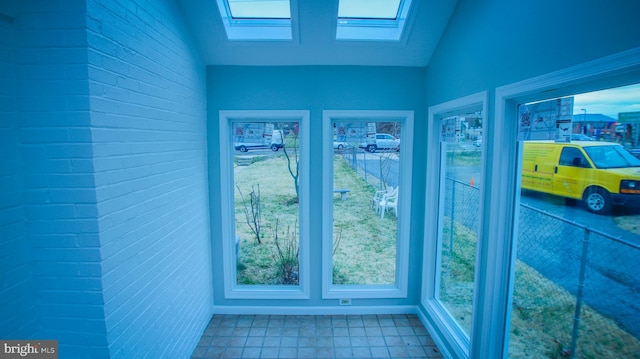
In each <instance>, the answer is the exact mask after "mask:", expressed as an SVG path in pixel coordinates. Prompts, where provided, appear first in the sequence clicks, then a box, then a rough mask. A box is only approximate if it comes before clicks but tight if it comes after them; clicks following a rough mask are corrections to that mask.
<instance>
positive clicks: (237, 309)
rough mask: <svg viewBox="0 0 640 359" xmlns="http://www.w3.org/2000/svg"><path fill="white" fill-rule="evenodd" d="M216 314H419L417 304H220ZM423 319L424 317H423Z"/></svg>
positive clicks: (216, 307) (214, 308) (215, 310)
mask: <svg viewBox="0 0 640 359" xmlns="http://www.w3.org/2000/svg"><path fill="white" fill-rule="evenodd" d="M213 313H214V314H255V315H347V314H353V315H358V314H359V315H364V314H418V306H415V305H389V306H310V307H309V306H300V307H298V306H289V307H283V306H273V307H272V306H219V305H216V306H214V307H213ZM421 320H422V319H421Z"/></svg>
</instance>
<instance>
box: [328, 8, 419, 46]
mask: <svg viewBox="0 0 640 359" xmlns="http://www.w3.org/2000/svg"><path fill="white" fill-rule="evenodd" d="M411 3H412V0H401V1H400V4H399V6H398V13H397V15H396V18H395V19H354V18H341V17H339V18H338V19H337V25H336V40H339V41H392V42H398V41H401V40H402V38H403V34H405V33H407V32H408V31H404V30H405V27H407V19H408V17H409V10H410V9H411ZM405 37H406V36H405Z"/></svg>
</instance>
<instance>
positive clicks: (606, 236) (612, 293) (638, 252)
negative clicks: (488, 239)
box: [508, 86, 640, 358]
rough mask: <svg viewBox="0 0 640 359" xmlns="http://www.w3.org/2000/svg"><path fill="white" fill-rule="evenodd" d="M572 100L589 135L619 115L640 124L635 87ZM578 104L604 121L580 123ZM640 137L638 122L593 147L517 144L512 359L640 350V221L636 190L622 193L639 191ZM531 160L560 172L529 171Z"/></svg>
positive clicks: (629, 354) (581, 128) (580, 95)
mask: <svg viewBox="0 0 640 359" xmlns="http://www.w3.org/2000/svg"><path fill="white" fill-rule="evenodd" d="M612 93H615V94H616V95H613V94H612ZM566 98H569V99H572V101H571V102H573V103H574V106H573V108H571V109H570V110H569V114H570V115H571V114H573V116H572V117H573V121H574V122H576V123H573V124H572V125H571V127H570V128H572V129H574V130H575V131H585V130H586V131H587V134H588V135H590V136H592V137H593V138H595V137H596V134H595V129H597V128H603V127H606V125H607V123H609V122H614V121H616V120H617V119H618V118H619V117H620V116H619V114H620V113H636V114H637V116H638V118H639V119H640V112H638V111H634V110H636V106H635V104H637V103H640V87H638V86H629V87H626V86H625V87H619V88H615V89H609V90H601V91H597V92H589V93H578V94H572V95H571V96H567V97H566ZM546 102H549V103H554V102H555V99H551V100H549V101H546ZM629 103H630V104H629ZM581 108H582V109H585V110H586V111H588V112H589V113H591V114H594V115H595V114H598V115H600V116H598V117H597V118H598V120H599V121H601V122H602V123H597V122H590V123H588V124H586V123H585V122H583V121H584V117H582V116H581V115H580V112H581ZM599 111H603V113H599ZM593 117H595V116H593ZM552 130H553V131H555V130H556V129H552ZM638 131H640V125H636V126H631V131H630V133H624V134H619V133H617V132H615V131H609V132H604V133H603V132H602V131H601V132H600V133H599V134H598V140H596V141H584V142H582V141H580V142H575V143H573V142H572V143H565V142H555V141H546V142H543V141H537V142H538V143H536V146H531V144H530V143H529V141H523V143H521V146H520V150H521V159H520V162H521V167H522V172H521V179H520V182H521V183H522V188H523V189H526V191H523V192H522V193H521V195H520V196H519V202H520V207H519V209H518V210H519V215H518V218H519V222H518V226H517V231H518V234H517V238H518V242H517V250H516V260H515V278H514V290H513V299H512V303H513V307H512V312H511V332H510V333H509V349H508V350H509V357H521V356H549V357H555V356H562V355H565V353H571V355H575V356H576V357H581V358H582V357H584V358H587V357H608V356H611V357H614V356H615V357H620V358H623V357H633V356H635V355H637V353H638V352H640V340H639V339H638V338H640V326H638V325H637V321H636V320H635V319H631V318H638V316H640V310H638V308H637V306H636V305H635V304H634V303H636V302H637V301H638V300H640V296H638V295H637V291H636V289H637V287H638V283H637V281H635V282H629V281H628V280H627V279H625V278H640V270H638V268H637V265H636V262H637V258H638V256H640V245H638V243H640V242H638V241H636V240H633V239H634V238H636V239H640V231H639V230H638V228H637V226H635V225H631V223H638V222H639V221H640V190H638V191H633V190H632V191H629V192H625V189H627V188H635V187H636V186H637V187H638V189H640V172H639V171H637V169H639V168H640V160H638V159H637V158H636V157H634V156H633V155H632V154H631V153H630V152H629V151H628V150H634V149H638V148H640V143H638V141H637V138H638ZM558 149H560V150H561V152H560V158H559V159H558V155H557V153H558V152H557V150H558ZM532 152H535V155H534V154H532ZM552 152H555V153H556V154H555V155H552V154H551V153H552ZM584 153H586V154H587V156H588V157H589V158H590V159H591V160H592V161H593V163H594V164H595V166H596V168H592V166H591V165H590V164H589V161H588V159H587V156H585V154H584ZM532 160H535V161H536V165H537V166H538V167H539V168H544V167H548V168H552V169H554V170H553V171H549V172H548V173H544V172H543V171H537V172H536V171H528V170H527V168H528V167H530V162H531V161H532ZM634 171H635V172H634ZM525 176H526V177H527V178H524V177H525ZM543 182H548V183H549V185H544V184H543ZM621 238H624V239H626V240H624V239H621ZM627 240H630V241H627ZM611 336H614V337H615V338H616V340H615V341H611V340H610V339H609V338H610V337H611ZM532 343H537V344H536V345H532Z"/></svg>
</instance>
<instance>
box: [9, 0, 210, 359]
mask: <svg viewBox="0 0 640 359" xmlns="http://www.w3.org/2000/svg"><path fill="white" fill-rule="evenodd" d="M8 4H9V5H11V6H10V7H12V8H15V9H16V10H17V11H16V12H15V13H14V14H15V15H16V16H15V21H13V20H12V19H11V17H7V16H2V15H0V67H1V70H0V79H2V80H3V81H2V82H1V83H0V115H1V117H0V140H2V141H1V144H0V146H1V147H0V149H1V150H2V151H1V153H0V185H2V192H0V235H1V238H0V249H1V251H0V337H14V338H27V337H34V338H45V339H57V340H59V342H60V352H61V353H63V354H62V355H61V358H62V357H69V358H82V357H92V358H96V357H126V358H137V357H150V358H179V357H188V356H189V355H190V354H191V352H192V351H193V349H194V348H195V346H196V344H197V342H198V340H199V338H200V335H201V334H202V332H203V330H204V328H205V327H206V325H207V323H208V321H209V319H210V317H211V314H212V304H213V303H212V301H213V299H212V273H211V249H210V243H209V214H208V194H207V191H208V190H207V188H208V187H207V158H206V119H205V118H206V108H205V102H206V101H205V73H204V71H205V68H204V65H203V64H202V63H201V62H200V59H199V54H198V53H197V51H196V50H195V46H194V45H193V43H192V42H191V39H190V35H189V34H188V31H187V30H186V26H185V24H184V23H183V22H182V20H181V18H180V15H179V14H180V11H179V10H178V9H177V7H176V6H175V4H174V2H173V1H171V0H166V1H165V0H162V1H155V0H154V1H151V0H149V1H145V0H137V1H124V0H123V1H120V0H109V1H107V0H104V1H101V0H88V1H87V0H23V1H20V2H14V1H10V0H0V14H3V8H4V7H5V6H6V5H8ZM12 13H13V12H12ZM13 35H15V36H13ZM13 76H15V81H12V77H13ZM35 298H37V299H35Z"/></svg>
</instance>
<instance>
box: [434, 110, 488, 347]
mask: <svg viewBox="0 0 640 359" xmlns="http://www.w3.org/2000/svg"><path fill="white" fill-rule="evenodd" d="M443 121H446V122H447V123H448V124H449V125H450V126H451V128H452V130H453V132H452V133H453V134H454V135H453V136H451V137H450V138H448V139H447V140H446V142H444V143H443V144H442V150H443V151H444V157H443V159H442V171H441V173H442V175H443V176H444V192H445V194H444V203H442V204H441V207H440V208H441V209H444V212H443V213H444V216H443V219H442V226H441V228H442V229H441V231H440V238H441V242H442V243H441V245H440V248H441V252H440V265H441V267H440V287H439V293H438V296H437V299H439V300H440V302H441V303H442V304H443V305H444V306H445V308H447V310H448V311H449V313H451V316H452V317H453V318H454V319H455V320H456V322H457V323H458V324H459V325H460V327H461V328H462V329H463V330H464V331H465V332H466V334H467V335H470V333H471V309H472V304H473V303H472V302H473V284H474V275H475V274H474V269H475V265H476V243H477V237H478V228H479V225H480V224H479V213H480V191H481V188H482V183H481V181H480V180H481V174H482V171H481V168H482V148H483V146H482V115H481V114H480V113H473V114H462V115H459V116H453V117H450V118H447V119H445V120H443Z"/></svg>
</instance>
